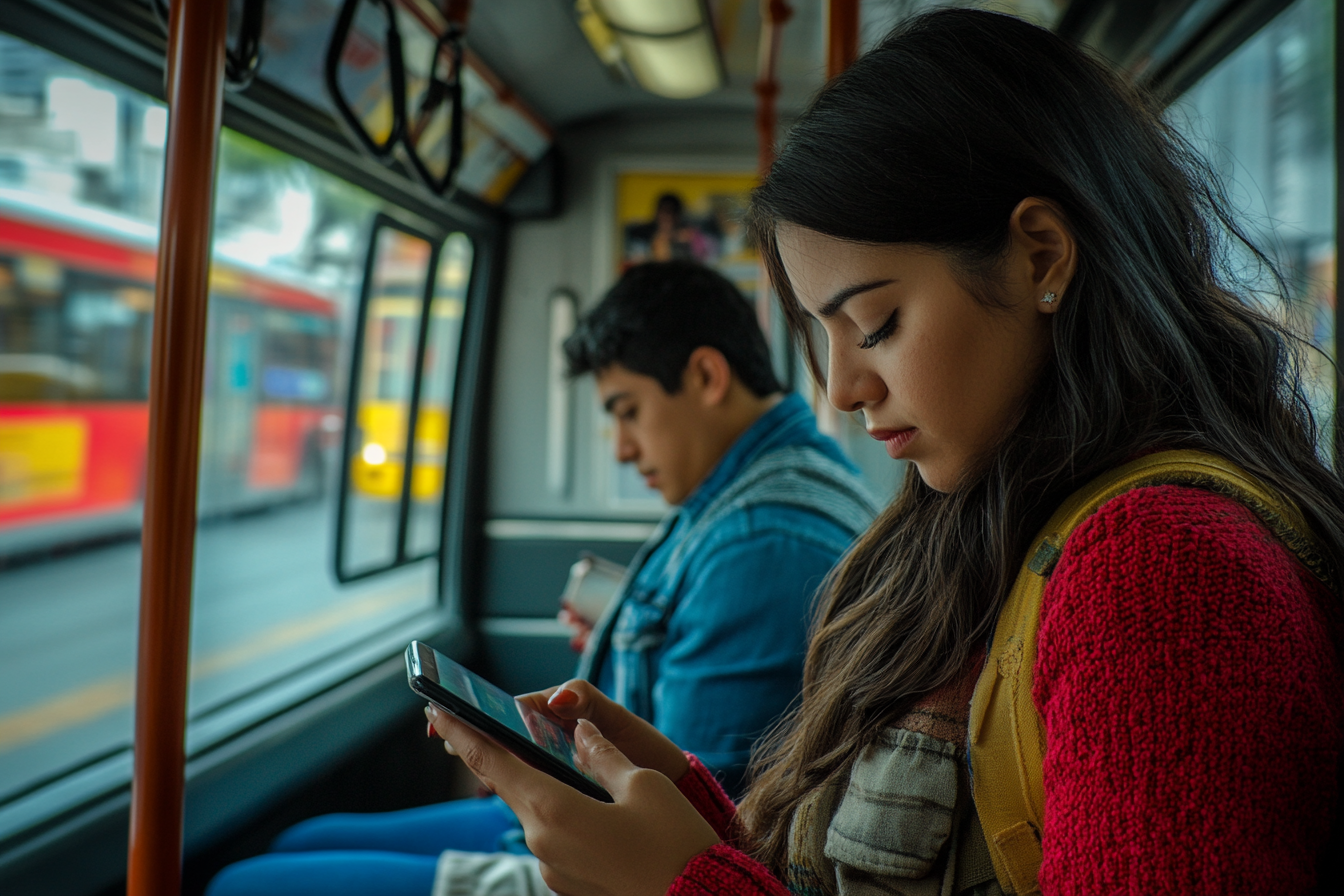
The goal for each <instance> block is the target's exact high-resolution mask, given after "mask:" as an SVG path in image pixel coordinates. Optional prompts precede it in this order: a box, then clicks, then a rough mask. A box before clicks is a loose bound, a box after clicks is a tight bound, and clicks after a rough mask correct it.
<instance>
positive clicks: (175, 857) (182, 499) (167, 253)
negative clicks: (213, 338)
mask: <svg viewBox="0 0 1344 896" xmlns="http://www.w3.org/2000/svg"><path fill="white" fill-rule="evenodd" d="M169 20H170V23H171V27H170V28H169V32H168V52H167V65H166V73H167V84H166V87H167V91H166V93H167V99H168V112H169V115H168V143H167V158H166V163H165V170H164V190H163V211H162V215H161V218H160V228H159V233H160V239H159V262H158V272H157V277H156V280H155V305H154V309H155V310H154V335H153V355H152V359H151V364H150V371H151V377H150V391H149V456H148V470H147V474H146V487H145V520H144V533H143V536H142V539H141V551H142V553H141V577H140V629H139V644H138V649H137V656H136V681H135V741H134V777H133V779H132V783H131V821H130V854H129V858H128V861H127V869H126V877H127V880H126V893H127V896H176V894H178V893H179V891H180V889H181V878H182V817H183V796H184V792H185V782H184V773H185V769H186V748H185V732H186V721H187V661H188V652H189V635H190V628H191V584H192V563H193V558H194V549H195V537H196V482H197V473H198V458H199V448H200V433H201V385H202V378H203V368H204V358H205V328H206V300H207V283H208V275H209V270H210V225H211V218H212V216H211V207H212V202H213V196H214V183H215V163H216V153H217V146H218V142H219V128H220V119H221V114H222V106H223V82H224V68H225V53H226V49H225V44H226V41H227V32H228V4H226V3H200V2H195V0H175V3H174V7H173V10H172V15H171V16H170V17H169Z"/></svg>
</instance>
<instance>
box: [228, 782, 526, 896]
mask: <svg viewBox="0 0 1344 896" xmlns="http://www.w3.org/2000/svg"><path fill="white" fill-rule="evenodd" d="M519 833H520V829H519V827H518V818H517V816H515V815H514V814H513V812H511V811H510V810H509V807H508V806H506V805H504V802H503V801H502V800H500V799H498V798H496V797H488V798H484V799H469V800H455V801H453V802H450V803H439V804H438V805H434V806H421V807H419V808H416V809H403V810H401V811H399V812H378V813H370V814H338V815H321V816H318V817H317V818H310V819H308V820H307V821H301V822H299V823H298V824H296V825H294V826H293V827H291V828H288V829H287V830H285V831H284V832H282V833H281V834H280V836H279V837H277V838H276V839H275V842H274V843H273V844H271V851H270V852H268V853H266V854H265V855H260V856H257V857H255V858H251V859H244V860H243V861H241V862H236V863H234V864H232V865H229V866H228V867H227V868H225V869H224V870H223V871H221V872H219V874H217V875H215V878H214V880H212V881H210V886H209V887H208V888H207V889H206V896H429V893H430V891H431V890H432V889H433V887H434V870H435V868H436V867H437V865H438V859H439V853H441V852H442V851H443V850H445V849H456V850H461V851H464V852H496V851H498V850H500V849H509V850H510V851H514V850H515V849H516V846H515V844H516V842H517V841H519V840H520V838H519Z"/></svg>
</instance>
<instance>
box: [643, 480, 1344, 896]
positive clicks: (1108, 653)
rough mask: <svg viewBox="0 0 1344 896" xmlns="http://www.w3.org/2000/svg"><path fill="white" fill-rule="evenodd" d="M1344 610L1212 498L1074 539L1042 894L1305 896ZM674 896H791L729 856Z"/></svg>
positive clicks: (1120, 504)
mask: <svg viewBox="0 0 1344 896" xmlns="http://www.w3.org/2000/svg"><path fill="white" fill-rule="evenodd" d="M1336 607H1337V604H1336V602H1335V599H1334V598H1333V597H1331V596H1330V595H1329V592H1328V591H1327V590H1326V589H1325V588H1324V587H1322V586H1321V585H1320V583H1319V582H1318V581H1317V580H1316V579H1314V578H1313V577H1312V576H1311V574H1310V573H1309V572H1307V571H1306V570H1305V569H1304V568H1303V567H1302V566H1301V565H1300V564H1299V563H1298V562H1297V561H1296V559H1295V558H1294V557H1293V555H1292V554H1291V553H1289V552H1288V550H1287V549H1286V548H1285V547H1284V546H1283V545H1282V544H1280V543H1279V542H1278V541H1277V540H1275V539H1274V538H1273V536H1271V535H1270V534H1269V532H1268V531H1267V530H1266V529H1265V528H1264V526H1263V525H1262V524H1261V523H1260V522H1259V520H1258V519H1257V518H1256V517H1255V516H1254V514H1252V513H1251V511H1249V510H1248V509H1246V508H1245V507H1243V506H1242V505H1241V504H1239V503H1237V502H1235V501H1232V500H1230V499H1227V498H1223V497H1219V496H1217V495H1214V494H1212V493H1210V492H1206V491H1201V490H1199V489H1192V488H1184V487H1178V486H1157V487H1152V488H1143V489H1136V490H1134V491H1131V492H1128V493H1126V494H1124V495H1121V496H1120V497H1118V498H1115V499H1114V500H1112V501H1110V502H1108V503H1107V504H1106V505H1105V506H1103V507H1102V508H1101V509H1100V510H1099V511H1097V513H1095V514H1094V515H1093V516H1092V517H1091V518H1090V519H1088V520H1087V521H1086V522H1085V523H1084V524H1083V525H1081V526H1080V527H1078V529H1077V530H1076V531H1075V533H1074V534H1073V536H1072V537H1071V538H1070V539H1069V542H1068V544H1067V545H1066V547H1065V550H1064V554H1063V556H1062V557H1061V558H1060V562H1059V564H1058V566H1057V567H1056V568H1055V571H1054V574H1053V575H1052V576H1051V578H1050V582H1049V584H1048V585H1047V587H1046V590H1045V595H1044V598H1043V603H1042V607H1041V627H1040V634H1039V640H1038V654H1037V661H1036V667H1035V672H1034V676H1035V681H1034V685H1035V686H1034V697H1035V701H1036V707H1037V709H1038V710H1039V711H1040V713H1041V718H1042V719H1043V720H1044V723H1045V729H1046V742H1047V749H1046V756H1045V776H1044V782H1045V831H1044V832H1043V843H1042V845H1043V849H1044V854H1045V862H1044V864H1043V865H1042V867H1041V878H1040V882H1041V890H1042V892H1043V893H1044V894H1045V896H1063V894H1089V896H1091V894H1097V893H1107V894H1135V896H1137V894H1143V896H1155V894H1167V893H1170V894H1181V896H1189V894H1197V893H1208V894H1220V896H1221V894H1226V893H1257V894H1301V893H1307V892H1309V891H1310V889H1311V887H1312V885H1313V882H1314V880H1315V865H1316V861H1317V857H1318V856H1319V854H1320V852H1321V849H1322V846H1323V844H1324V840H1325V837H1326V832H1327V831H1328V830H1329V826H1330V818H1331V808H1332V806H1334V804H1335V800H1336V787H1337V781H1336V780H1335V778H1336V768H1337V765H1336V763H1337V761H1338V756H1339V752H1340V750H1341V748H1342V747H1344V676H1341V670H1340V666H1339V662H1338V660H1337V658H1336V654H1335V648H1334V635H1335V634H1336V633H1337V632H1338V628H1337V620H1338V618H1339V616H1338V610H1337V609H1336ZM1327 614H1328V617H1327ZM691 765H692V771H691V773H690V774H688V775H686V776H685V777H684V778H683V779H682V781H681V782H679V786H680V787H681V789H682V792H683V793H685V794H686V795H687V797H688V798H689V799H690V800H691V801H692V803H694V804H695V805H696V807H697V808H698V809H699V810H700V812H701V814H703V815H704V816H705V818H706V819H708V820H709V821H710V823H711V824H712V825H714V827H715V830H717V831H718V832H719V835H720V836H721V837H723V838H724V839H725V841H728V842H731V833H732V832H731V821H732V817H733V807H732V803H731V802H730V801H729V800H728V798H727V797H726V796H724V795H723V792H722V791H721V790H720V789H719V788H718V787H717V785H715V783H714V782H713V780H712V779H711V778H710V777H709V776H708V774H707V773H706V772H705V771H704V767H703V766H701V765H700V764H699V763H698V762H692V764H691ZM668 892H669V893H670V894H673V896H700V894H711V893H712V894H720V896H736V894H743V896H746V894H775V896H781V894H786V893H787V892H788V891H787V890H786V889H785V887H784V885H783V884H781V883H780V882H779V881H778V880H776V879H775V878H774V877H772V876H771V875H770V873H769V872H768V871H766V869H765V868H763V867H762V866H761V865H759V864H757V863H755V862H753V861H752V860H751V859H749V858H748V857H747V856H745V855H743V854H742V853H741V852H738V851H737V850H736V849H734V848H733V847H732V846H730V845H719V846H715V847H714V848H712V849H709V850H706V851H705V852H703V853H701V854H700V855H698V856H696V857H695V858H694V859H692V860H691V861H690V863H689V864H687V866H686V869H685V871H684V872H683V873H682V875H681V876H680V877H679V878H678V879H677V880H676V882H675V883H674V884H673V886H672V888H671V889H670V890H669V891H668Z"/></svg>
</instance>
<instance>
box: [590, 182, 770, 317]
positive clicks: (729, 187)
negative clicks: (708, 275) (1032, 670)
mask: <svg viewBox="0 0 1344 896" xmlns="http://www.w3.org/2000/svg"><path fill="white" fill-rule="evenodd" d="M754 186H756V176H755V175H753V174H741V173H707V172H698V171H697V172H675V171H626V172H622V173H620V174H618V175H617V176H616V235H617V240H618V246H617V251H616V258H617V259H618V264H617V273H618V274H619V273H620V272H621V271H624V270H625V269H626V268H628V267H630V266H631V265H635V264H639V263H640V262H644V261H667V260H669V259H673V258H685V259H690V260H692V261H698V262H701V263H702V264H706V265H708V266H710V267H712V268H715V269H717V270H718V271H719V272H720V273H722V274H723V275H724V276H725V277H727V278H728V279H729V280H732V281H733V282H734V283H736V284H737V286H738V288H739V289H741V290H742V292H743V293H744V294H745V295H746V296H748V297H749V298H750V297H753V296H755V294H756V277H757V275H758V259H757V255H756V247H755V246H753V245H751V244H750V241H749V240H748V239H747V232H746V227H745V225H744V224H743V217H744V215H745V213H746V208H747V201H748V198H749V195H750V193H751V189H752V187H754Z"/></svg>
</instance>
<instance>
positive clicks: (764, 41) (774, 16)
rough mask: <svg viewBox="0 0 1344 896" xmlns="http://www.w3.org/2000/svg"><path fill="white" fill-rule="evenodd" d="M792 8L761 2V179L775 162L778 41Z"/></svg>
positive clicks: (758, 116) (758, 134)
mask: <svg viewBox="0 0 1344 896" xmlns="http://www.w3.org/2000/svg"><path fill="white" fill-rule="evenodd" d="M792 15H793V8H792V7H791V6H789V4H788V3H786V2H784V0H761V43H760V46H759V48H758V49H757V52H756V83H755V85H754V86H753V88H752V89H753V90H754V91H755V93H756V169H757V174H758V175H759V176H760V177H762V178H764V177H765V176H766V175H767V174H769V173H770V166H771V164H773V163H774V161H775V123H776V120H777V114H776V111H775V104H776V100H778V98H779V79H778V78H777V77H775V70H776V68H777V66H778V63H779V41H780V37H781V31H782V30H783V28H784V23H785V22H787V21H788V20H789V17H790V16H792Z"/></svg>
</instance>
